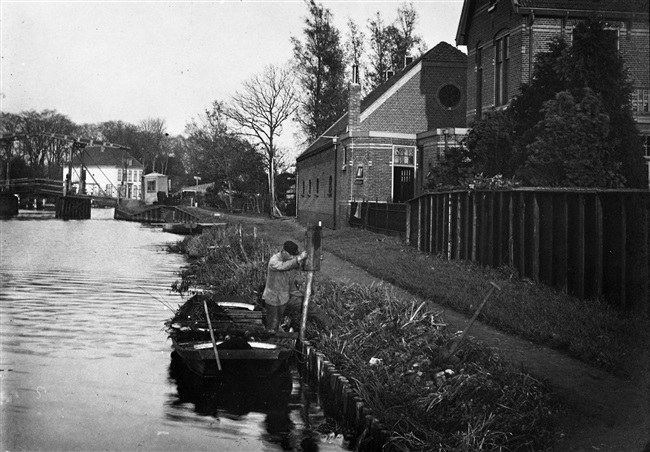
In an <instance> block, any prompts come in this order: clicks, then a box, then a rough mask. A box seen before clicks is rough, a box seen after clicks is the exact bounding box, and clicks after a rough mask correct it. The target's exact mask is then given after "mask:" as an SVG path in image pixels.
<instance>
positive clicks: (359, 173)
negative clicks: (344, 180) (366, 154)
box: [355, 165, 363, 180]
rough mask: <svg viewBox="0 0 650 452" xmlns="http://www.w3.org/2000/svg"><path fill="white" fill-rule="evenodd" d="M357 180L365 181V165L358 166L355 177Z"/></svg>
mask: <svg viewBox="0 0 650 452" xmlns="http://www.w3.org/2000/svg"><path fill="white" fill-rule="evenodd" d="M355 179H356V180H363V165H358V166H357V172H356V175H355Z"/></svg>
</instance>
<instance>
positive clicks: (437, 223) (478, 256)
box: [352, 189, 650, 309]
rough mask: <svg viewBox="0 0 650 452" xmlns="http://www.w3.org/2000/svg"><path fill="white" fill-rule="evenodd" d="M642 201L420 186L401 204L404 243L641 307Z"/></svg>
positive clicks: (584, 193) (620, 194)
mask: <svg viewBox="0 0 650 452" xmlns="http://www.w3.org/2000/svg"><path fill="white" fill-rule="evenodd" d="M649 208H650V192H648V191H645V190H593V191H592V190H589V191H588V190H551V189H515V190H512V191H472V192H460V191H458V192H444V193H428V194H425V195H422V196H420V197H418V198H415V199H413V200H411V201H409V203H408V212H407V215H406V227H405V230H406V242H407V243H408V244H410V245H412V246H416V247H417V248H418V249H419V250H421V251H424V252H427V253H431V254H437V255H441V256H444V257H446V258H447V259H466V260H471V261H476V262H479V263H481V264H484V265H489V266H492V267H499V266H503V265H507V266H512V267H514V268H515V269H517V271H518V272H519V275H520V277H526V278H530V279H532V280H534V281H539V282H542V283H545V284H548V285H551V286H554V287H557V288H559V289H560V290H563V291H565V292H567V293H569V294H571V295H574V296H577V297H579V298H605V299H607V300H608V301H610V302H612V303H614V304H616V305H618V306H620V307H622V308H646V309H647V307H648V293H649V292H648V279H649V277H648V268H649V266H648V227H649V221H648V218H649V213H648V212H649ZM369 209H370V208H369ZM352 212H353V213H354V208H353V210H352ZM363 212H364V210H363V209H362V210H361V213H362V216H363Z"/></svg>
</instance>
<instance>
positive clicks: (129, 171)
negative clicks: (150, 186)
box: [126, 170, 133, 182]
mask: <svg viewBox="0 0 650 452" xmlns="http://www.w3.org/2000/svg"><path fill="white" fill-rule="evenodd" d="M126 174H127V179H126V180H127V182H133V171H131V170H128V171H127V172H126Z"/></svg>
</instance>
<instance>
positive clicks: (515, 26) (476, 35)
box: [467, 2, 650, 123]
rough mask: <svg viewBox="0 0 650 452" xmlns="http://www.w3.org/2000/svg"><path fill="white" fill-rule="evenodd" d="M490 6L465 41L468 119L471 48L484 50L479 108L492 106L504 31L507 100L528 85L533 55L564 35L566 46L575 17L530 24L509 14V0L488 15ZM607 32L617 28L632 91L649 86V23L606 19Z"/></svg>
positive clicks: (472, 87)
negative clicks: (497, 55)
mask: <svg viewBox="0 0 650 452" xmlns="http://www.w3.org/2000/svg"><path fill="white" fill-rule="evenodd" d="M488 6H489V4H488V3H487V2H482V3H481V4H479V5H478V6H477V8H476V10H475V12H474V16H473V17H472V19H471V20H470V26H469V30H468V39H467V43H468V44H467V54H468V65H467V120H468V123H469V122H470V121H471V120H473V118H474V117H475V116H476V106H477V102H476V92H477V90H476V76H477V71H476V68H477V66H476V48H477V45H479V46H480V47H481V48H482V49H483V85H482V96H481V98H482V107H483V109H484V110H485V109H488V108H491V107H493V106H494V105H495V102H494V87H495V84H494V83H495V55H494V53H495V50H494V39H495V38H496V37H499V36H501V35H503V34H505V33H506V32H509V35H510V49H511V51H510V69H509V77H508V96H509V97H510V98H512V97H513V96H514V95H516V94H517V93H518V91H519V87H520V86H521V85H522V84H523V83H528V82H529V81H530V76H531V71H532V68H533V64H534V61H535V55H537V54H538V53H540V52H544V51H547V50H548V48H549V43H550V42H551V41H552V40H553V39H554V38H555V37H556V36H561V35H563V36H565V37H566V38H567V39H568V40H569V42H570V39H571V34H572V30H573V27H574V26H575V25H576V23H577V22H578V21H579V20H580V19H579V18H569V19H566V18H564V17H543V16H539V13H537V15H536V17H535V19H534V21H533V22H532V23H530V22H529V21H530V18H528V17H526V16H520V15H518V14H515V13H514V10H513V9H512V6H511V3H510V2H498V3H497V4H496V7H495V8H494V9H492V10H491V11H488ZM608 24H609V25H610V26H611V27H612V28H618V29H619V48H620V51H621V55H622V57H623V59H624V60H625V63H626V67H627V68H628V70H629V76H630V79H631V81H632V83H633V84H634V86H635V87H636V88H648V87H650V63H649V61H648V60H649V59H648V54H649V52H650V48H649V42H650V39H649V33H648V28H649V27H648V22H647V21H643V20H637V21H631V22H625V21H620V20H610V21H608Z"/></svg>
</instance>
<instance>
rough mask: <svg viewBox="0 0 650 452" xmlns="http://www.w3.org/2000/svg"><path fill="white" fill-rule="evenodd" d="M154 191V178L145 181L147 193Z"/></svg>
mask: <svg viewBox="0 0 650 452" xmlns="http://www.w3.org/2000/svg"><path fill="white" fill-rule="evenodd" d="M155 192H156V181H155V180H148V181H147V193H155Z"/></svg>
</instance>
